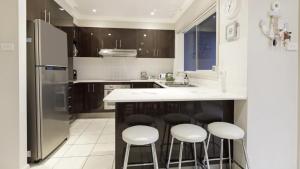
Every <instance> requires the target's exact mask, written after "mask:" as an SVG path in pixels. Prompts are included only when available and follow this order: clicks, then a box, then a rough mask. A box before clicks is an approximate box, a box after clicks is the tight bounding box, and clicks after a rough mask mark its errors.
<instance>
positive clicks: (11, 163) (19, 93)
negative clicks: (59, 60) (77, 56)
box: [0, 0, 28, 169]
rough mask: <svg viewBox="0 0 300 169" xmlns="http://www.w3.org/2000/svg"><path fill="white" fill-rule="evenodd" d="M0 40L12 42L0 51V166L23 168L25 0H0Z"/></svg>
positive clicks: (1, 41) (13, 168) (24, 131)
mask: <svg viewBox="0 0 300 169" xmlns="http://www.w3.org/2000/svg"><path fill="white" fill-rule="evenodd" d="M0 21H1V23H5V24H2V25H1V32H0V43H3V42H9V43H13V44H14V45H15V48H14V50H13V51H0V60H1V61H0V65H1V66H0V76H1V79H2V80H1V87H0V93H1V97H0V107H1V118H0V134H1V139H0V149H1V151H0V157H1V158H0V168H3V169H25V168H26V167H28V166H27V164H26V160H27V158H26V154H27V153H26V149H27V147H26V140H27V138H26V135H27V134H26V38H25V37H26V28H25V26H26V1H25V0H3V1H1V5H0Z"/></svg>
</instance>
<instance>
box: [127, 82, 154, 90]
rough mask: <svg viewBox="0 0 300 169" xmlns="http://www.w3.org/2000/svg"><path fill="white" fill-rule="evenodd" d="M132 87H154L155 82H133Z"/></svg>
mask: <svg viewBox="0 0 300 169" xmlns="http://www.w3.org/2000/svg"><path fill="white" fill-rule="evenodd" d="M131 86H132V88H134V89H139V88H144V89H146V88H153V87H154V83H153V82H136V83H132V85H131Z"/></svg>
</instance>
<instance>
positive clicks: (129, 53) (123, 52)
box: [99, 49, 137, 57]
mask: <svg viewBox="0 0 300 169" xmlns="http://www.w3.org/2000/svg"><path fill="white" fill-rule="evenodd" d="M99 54H100V55H102V56H103V57H136V56H137V50H136V49H101V50H100V52H99Z"/></svg>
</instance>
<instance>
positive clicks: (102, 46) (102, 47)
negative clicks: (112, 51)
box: [101, 40, 104, 49]
mask: <svg viewBox="0 0 300 169" xmlns="http://www.w3.org/2000/svg"><path fill="white" fill-rule="evenodd" d="M101 49H104V42H103V40H101Z"/></svg>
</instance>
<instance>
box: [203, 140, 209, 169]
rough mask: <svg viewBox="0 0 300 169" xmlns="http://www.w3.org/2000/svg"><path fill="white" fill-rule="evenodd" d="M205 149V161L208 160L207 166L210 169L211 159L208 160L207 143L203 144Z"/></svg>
mask: <svg viewBox="0 0 300 169" xmlns="http://www.w3.org/2000/svg"><path fill="white" fill-rule="evenodd" d="M203 147H204V153H205V160H206V162H207V163H206V166H207V169H210V165H209V159H208V153H207V150H208V149H207V148H208V147H207V146H206V143H205V141H204V142H203Z"/></svg>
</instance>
